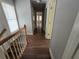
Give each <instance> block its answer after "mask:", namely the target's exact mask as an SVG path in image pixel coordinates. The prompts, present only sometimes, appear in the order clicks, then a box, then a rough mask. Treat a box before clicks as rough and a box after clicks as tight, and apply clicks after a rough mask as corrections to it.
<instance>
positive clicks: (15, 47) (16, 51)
mask: <svg viewBox="0 0 79 59" xmlns="http://www.w3.org/2000/svg"><path fill="white" fill-rule="evenodd" d="M12 44H13V47H14V50H15V54H16V56H17V58H18V59H20V57H19V56H18V52H17V49H16V45H15V42H13V43H12Z"/></svg>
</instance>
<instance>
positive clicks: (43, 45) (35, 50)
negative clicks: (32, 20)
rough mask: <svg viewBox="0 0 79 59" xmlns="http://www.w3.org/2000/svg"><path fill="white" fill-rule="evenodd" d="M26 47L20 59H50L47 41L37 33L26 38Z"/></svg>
mask: <svg viewBox="0 0 79 59" xmlns="http://www.w3.org/2000/svg"><path fill="white" fill-rule="evenodd" d="M27 40H28V45H27V47H26V50H25V51H24V54H23V56H22V59H51V58H50V54H49V40H47V39H45V38H44V35H43V34H41V33H39V34H35V35H33V36H29V35H28V36H27Z"/></svg>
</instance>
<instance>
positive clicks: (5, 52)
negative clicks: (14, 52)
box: [1, 45, 10, 59]
mask: <svg viewBox="0 0 79 59" xmlns="http://www.w3.org/2000/svg"><path fill="white" fill-rule="evenodd" d="M1 48H2V49H3V51H4V54H5V55H6V57H7V58H8V59H10V56H9V55H8V52H7V51H6V49H5V47H4V45H2V47H1Z"/></svg>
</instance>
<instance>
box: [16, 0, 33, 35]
mask: <svg viewBox="0 0 79 59" xmlns="http://www.w3.org/2000/svg"><path fill="white" fill-rule="evenodd" d="M15 5H16V10H17V15H18V19H19V23H20V27H23V25H24V24H25V25H27V34H33V31H32V15H31V5H30V0H15Z"/></svg>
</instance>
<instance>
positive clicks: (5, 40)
mask: <svg viewBox="0 0 79 59" xmlns="http://www.w3.org/2000/svg"><path fill="white" fill-rule="evenodd" d="M23 29H25V30H26V25H24V27H23V28H21V29H19V30H18V31H16V32H14V33H12V34H10V35H9V36H7V37H4V38H1V41H0V45H2V44H3V43H5V42H7V41H8V40H9V39H11V38H12V37H13V36H15V35H17V34H18V33H20V31H21V30H23Z"/></svg>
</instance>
